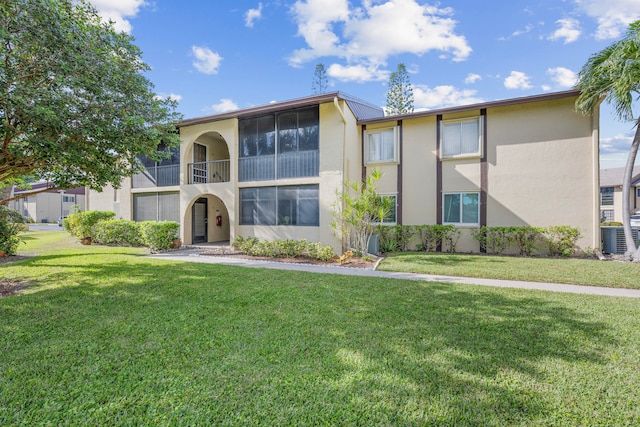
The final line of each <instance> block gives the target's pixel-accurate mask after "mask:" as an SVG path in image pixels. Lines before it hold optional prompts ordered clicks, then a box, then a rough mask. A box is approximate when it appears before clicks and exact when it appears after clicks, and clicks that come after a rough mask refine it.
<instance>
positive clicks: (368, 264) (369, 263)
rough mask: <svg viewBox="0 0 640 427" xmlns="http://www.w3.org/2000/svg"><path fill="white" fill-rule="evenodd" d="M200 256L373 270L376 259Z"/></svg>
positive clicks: (220, 252)
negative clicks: (344, 259)
mask: <svg viewBox="0 0 640 427" xmlns="http://www.w3.org/2000/svg"><path fill="white" fill-rule="evenodd" d="M200 255H201V256H226V257H233V258H241V259H255V260H259V261H270V262H282V263H288V264H311V265H324V266H331V267H349V268H367V269H373V267H375V265H376V262H377V261H378V260H377V259H373V260H366V259H362V258H359V257H351V258H349V259H348V260H346V261H345V262H343V263H342V264H341V263H340V262H339V261H338V259H335V260H333V261H320V260H317V259H315V258H307V257H304V256H301V257H298V258H282V257H259V256H251V255H246V254H244V253H242V252H237V251H229V250H213V251H207V252H203V253H201V254H200Z"/></svg>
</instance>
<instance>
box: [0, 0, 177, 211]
mask: <svg viewBox="0 0 640 427" xmlns="http://www.w3.org/2000/svg"><path fill="white" fill-rule="evenodd" d="M141 56H142V53H141V51H140V50H139V49H138V47H136V46H135V45H134V44H133V37H131V36H130V35H128V34H125V33H122V32H117V31H116V30H115V29H114V27H113V25H112V23H109V22H104V21H102V20H101V18H100V17H99V16H98V14H97V12H96V10H95V9H94V8H93V7H92V6H91V5H89V4H88V3H86V2H85V1H84V0H2V1H0V188H2V187H4V186H6V185H9V184H13V183H14V182H18V181H19V180H20V179H21V177H24V176H32V177H35V178H38V179H47V180H49V181H51V182H52V183H54V184H53V186H54V187H56V188H68V187H72V186H85V185H86V186H89V187H91V188H93V189H100V188H102V187H104V186H105V185H107V184H113V185H114V186H115V187H119V186H120V182H121V180H122V179H123V178H124V177H126V176H129V175H131V173H132V168H131V166H132V165H135V164H136V156H137V155H149V156H152V157H153V156H155V152H156V150H157V147H158V145H159V144H160V143H163V144H164V146H169V147H170V146H174V145H176V144H178V143H179V137H178V135H177V134H176V132H175V123H176V122H177V121H178V120H179V119H180V116H179V114H178V113H177V112H176V111H175V108H176V105H175V103H174V102H172V101H171V100H167V99H160V98H159V97H157V96H156V95H155V93H154V91H153V85H152V84H151V82H150V81H149V80H148V79H147V78H146V77H145V76H144V72H145V71H147V70H149V67H148V66H147V65H146V64H145V63H144V62H143V61H142V57H141ZM3 201H4V202H6V201H8V200H7V199H6V198H5V199H4V200H3V199H2V198H1V197H0V203H2V202H3Z"/></svg>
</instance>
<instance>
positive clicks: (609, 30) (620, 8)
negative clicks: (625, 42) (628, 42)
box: [574, 0, 640, 40]
mask: <svg viewBox="0 0 640 427" xmlns="http://www.w3.org/2000/svg"><path fill="white" fill-rule="evenodd" d="M574 2H575V3H576V4H577V5H578V6H579V8H580V9H581V10H582V11H584V12H585V13H586V14H587V15H589V16H590V17H592V18H594V19H596V20H597V21H598V29H597V31H596V39H599V40H604V39H614V38H618V37H620V35H621V34H622V33H623V32H624V31H625V30H626V28H627V26H628V25H629V24H630V23H632V22H633V21H635V20H637V19H640V1H638V0H607V1H602V0H574Z"/></svg>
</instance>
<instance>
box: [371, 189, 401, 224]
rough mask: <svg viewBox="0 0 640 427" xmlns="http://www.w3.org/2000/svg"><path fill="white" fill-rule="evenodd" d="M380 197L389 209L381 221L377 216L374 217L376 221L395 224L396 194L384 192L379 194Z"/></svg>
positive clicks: (396, 211) (396, 210)
mask: <svg viewBox="0 0 640 427" xmlns="http://www.w3.org/2000/svg"><path fill="white" fill-rule="evenodd" d="M380 199H382V201H383V202H384V203H385V205H386V206H385V207H388V208H389V211H388V212H387V216H385V217H384V218H383V219H382V221H380V220H379V219H378V218H376V219H375V220H376V222H380V223H381V224H383V225H384V224H387V225H389V224H395V223H396V218H397V213H398V202H397V196H396V195H395V194H394V195H386V194H381V195H380Z"/></svg>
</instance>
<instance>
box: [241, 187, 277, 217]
mask: <svg viewBox="0 0 640 427" xmlns="http://www.w3.org/2000/svg"><path fill="white" fill-rule="evenodd" d="M275 223H276V187H256V188H241V189H240V225H275Z"/></svg>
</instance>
